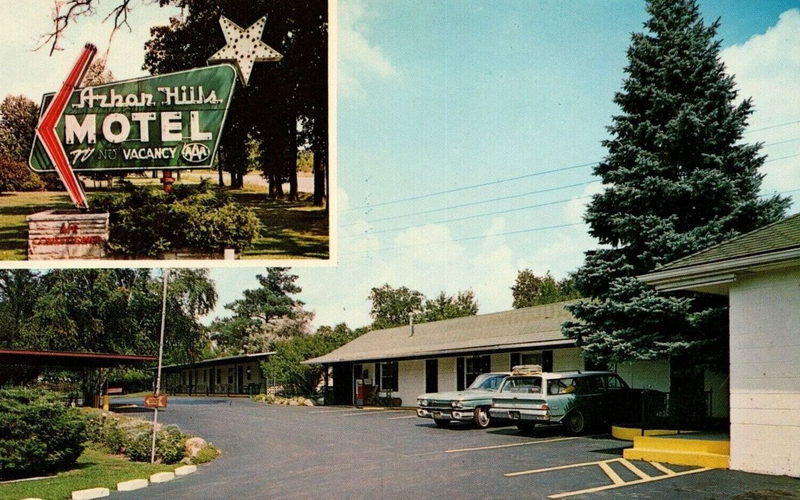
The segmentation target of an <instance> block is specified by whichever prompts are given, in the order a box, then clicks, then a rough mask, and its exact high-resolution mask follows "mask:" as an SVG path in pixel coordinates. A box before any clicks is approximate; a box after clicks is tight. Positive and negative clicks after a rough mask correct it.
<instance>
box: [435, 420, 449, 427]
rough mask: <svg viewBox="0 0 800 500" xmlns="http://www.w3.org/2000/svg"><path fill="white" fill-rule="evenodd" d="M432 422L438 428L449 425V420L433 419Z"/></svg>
mask: <svg viewBox="0 0 800 500" xmlns="http://www.w3.org/2000/svg"><path fill="white" fill-rule="evenodd" d="M433 422H434V423H435V424H436V425H438V426H439V427H447V426H448V424H450V421H449V420H442V419H441V418H434V419H433Z"/></svg>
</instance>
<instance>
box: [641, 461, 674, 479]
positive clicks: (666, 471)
mask: <svg viewBox="0 0 800 500" xmlns="http://www.w3.org/2000/svg"><path fill="white" fill-rule="evenodd" d="M647 463H649V464H650V465H652V466H653V467H655V468H656V469H658V470H660V471H661V472H663V473H664V474H666V475H668V476H674V475H675V471H674V470H672V469H669V468H667V467H666V466H665V465H664V464H660V463H658V462H647Z"/></svg>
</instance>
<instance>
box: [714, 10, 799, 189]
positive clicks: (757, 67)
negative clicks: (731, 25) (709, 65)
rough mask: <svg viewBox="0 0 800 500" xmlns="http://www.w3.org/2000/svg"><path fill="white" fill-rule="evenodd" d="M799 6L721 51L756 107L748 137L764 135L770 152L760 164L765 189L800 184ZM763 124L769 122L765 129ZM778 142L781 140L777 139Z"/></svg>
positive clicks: (756, 138) (762, 138) (742, 93)
mask: <svg viewBox="0 0 800 500" xmlns="http://www.w3.org/2000/svg"><path fill="white" fill-rule="evenodd" d="M797 47H800V10H798V9H791V10H787V11H786V12H784V13H783V14H781V16H780V18H779V20H778V22H777V23H776V25H775V26H772V27H770V28H769V29H768V30H767V31H766V32H765V33H763V34H758V35H754V36H753V37H751V38H750V39H749V40H748V41H747V42H745V43H743V44H741V45H734V46H731V47H729V48H727V49H725V50H724V51H722V54H721V56H722V59H723V61H724V62H725V64H726V66H727V68H728V71H729V72H730V73H732V74H734V75H735V79H736V83H737V85H738V88H739V89H740V96H741V97H742V98H746V97H752V98H753V103H754V105H755V113H754V114H753V116H752V119H751V121H750V130H752V132H751V133H748V134H747V136H746V137H745V139H746V140H747V141H748V142H754V141H763V142H764V143H765V148H764V152H765V153H767V154H768V155H769V158H768V161H769V160H770V159H773V160H775V161H771V162H769V163H767V164H766V165H765V167H764V169H763V172H764V173H766V174H767V175H766V178H765V179H764V183H763V187H764V190H765V191H768V192H769V191H772V190H775V191H786V190H790V189H797V188H800V168H798V165H800V157H796V158H787V159H784V160H777V158H781V157H786V156H791V155H796V154H800V124H794V125H790V126H781V127H773V126H774V125H780V124H784V123H788V122H796V121H800V51H798V50H797ZM765 127H772V128H768V129H766V130H760V129H764V128H765ZM778 143H780V144H778Z"/></svg>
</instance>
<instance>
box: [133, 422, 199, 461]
mask: <svg viewBox="0 0 800 500" xmlns="http://www.w3.org/2000/svg"><path fill="white" fill-rule="evenodd" d="M185 442H186V436H185V435H184V434H183V433H181V431H180V430H179V429H178V428H177V427H175V426H172V425H170V426H165V427H162V428H160V429H159V430H158V433H157V434H156V461H157V462H160V463H162V464H174V463H177V462H180V461H181V459H183V456H184V447H183V444H184V443H185ZM152 446H153V434H152V433H151V432H150V431H147V432H145V431H142V432H139V433H138V434H137V435H136V436H135V437H134V438H133V439H132V440H130V441H128V442H127V443H126V446H125V454H126V455H128V457H129V458H130V459H131V460H134V461H137V462H149V461H150V451H151V448H152Z"/></svg>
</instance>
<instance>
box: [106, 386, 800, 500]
mask: <svg viewBox="0 0 800 500" xmlns="http://www.w3.org/2000/svg"><path fill="white" fill-rule="evenodd" d="M159 421H160V422H164V423H175V424H178V425H179V426H180V427H181V428H182V429H184V430H185V431H187V432H189V433H192V434H195V435H199V436H202V437H204V438H206V439H207V440H209V441H211V442H213V443H214V444H215V445H216V446H218V447H219V448H220V449H221V450H222V452H223V454H222V456H221V457H220V458H218V459H217V460H215V461H214V462H212V463H210V464H206V465H203V466H200V467H199V468H198V471H197V472H196V473H195V474H192V475H190V476H186V477H181V478H178V479H175V480H174V481H171V482H169V483H164V484H156V485H151V486H150V487H148V488H147V489H146V490H141V491H138V492H131V493H119V492H114V493H112V497H115V498H142V496H143V492H145V491H146V495H147V497H150V498H170V499H172V498H178V499H181V498H185V499H218V498H220V499H222V498H225V499H227V498H237V499H238V498H459V499H468V498H533V499H536V498H548V497H550V496H552V495H564V494H572V493H575V492H579V491H582V490H586V489H589V488H593V489H595V491H594V492H593V493H584V494H577V495H572V496H569V498H632V497H634V498H681V499H684V498H688V499H692V498H697V499H711V498H714V499H724V498H731V499H734V498H736V499H740V500H745V499H747V500H756V499H761V498H764V499H766V498H800V481H798V480H796V479H790V478H782V477H772V476H759V475H754V474H744V473H739V472H732V471H720V470H708V471H700V470H693V469H691V468H687V467H683V468H681V467H675V466H669V468H668V469H667V470H668V471H669V472H671V473H672V475H670V476H669V477H663V478H662V479H664V480H651V481H645V482H642V481H641V476H639V477H637V475H636V474H635V473H634V472H632V469H630V468H629V467H628V465H626V464H625V463H623V462H625V461H624V460H622V458H621V450H622V448H623V447H625V446H626V445H627V443H625V442H621V441H617V440H614V439H612V438H610V437H608V436H582V437H577V438H575V437H567V436H564V435H563V433H562V432H561V429H560V428H559V427H557V426H554V427H549V428H541V429H537V431H536V432H534V434H533V436H522V435H520V434H519V433H518V432H517V431H516V428H513V427H493V428H491V429H489V430H488V431H482V430H476V429H470V428H466V427H463V428H453V429H439V428H437V427H436V426H435V425H434V424H433V422H432V421H430V420H427V419H420V418H417V417H416V416H415V415H414V413H413V412H411V411H408V410H390V411H378V410H359V409H354V408H344V407H288V406H273V405H265V404H263V403H255V402H252V401H250V400H247V399H225V398H177V397H175V398H171V399H170V401H169V408H167V410H166V411H163V412H160V413H159ZM631 462H634V463H633V464H631V463H630V462H628V464H630V465H633V466H634V469H636V470H639V472H641V473H643V474H645V476H647V477H650V478H651V479H652V478H656V477H662V476H666V473H665V472H664V471H663V470H662V469H660V468H658V467H657V466H654V465H652V464H649V463H645V462H635V461H631ZM608 470H612V474H613V475H616V476H617V479H613V480H612V475H609V473H608V472H607V471H608ZM613 471H616V472H613ZM618 480H619V481H622V484H619V483H618ZM609 487H610V489H603V488H609ZM598 488H599V489H598ZM781 495H782V496H781Z"/></svg>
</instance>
